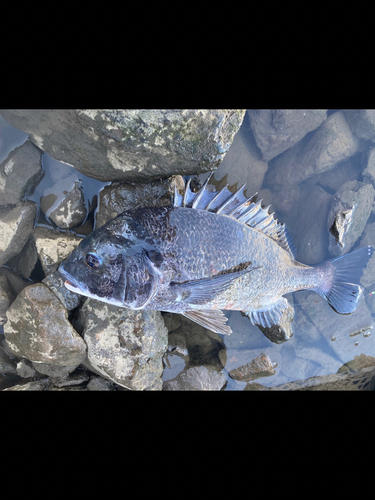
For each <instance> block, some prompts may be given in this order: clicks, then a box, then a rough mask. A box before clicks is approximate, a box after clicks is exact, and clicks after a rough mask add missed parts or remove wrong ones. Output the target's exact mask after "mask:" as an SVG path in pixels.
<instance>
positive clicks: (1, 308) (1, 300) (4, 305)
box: [0, 274, 15, 325]
mask: <svg viewBox="0 0 375 500" xmlns="http://www.w3.org/2000/svg"><path fill="white" fill-rule="evenodd" d="M14 299H15V295H14V293H13V292H12V290H11V289H10V286H9V282H8V280H7V278H6V276H4V275H2V274H0V325H3V324H4V323H5V322H6V320H7V318H6V314H5V313H6V312H7V310H8V309H9V307H10V305H11V303H12V302H13V300H14Z"/></svg>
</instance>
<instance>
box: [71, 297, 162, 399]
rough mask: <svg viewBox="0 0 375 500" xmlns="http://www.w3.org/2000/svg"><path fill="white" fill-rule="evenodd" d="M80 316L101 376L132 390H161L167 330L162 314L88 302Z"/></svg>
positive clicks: (89, 352)
mask: <svg viewBox="0 0 375 500" xmlns="http://www.w3.org/2000/svg"><path fill="white" fill-rule="evenodd" d="M80 316H81V317H82V319H81V320H82V321H83V323H84V329H83V337H84V339H85V342H86V344H87V360H88V361H89V363H90V364H91V365H92V366H93V367H94V369H95V371H96V372H97V373H99V374H100V375H101V376H103V377H104V378H107V379H109V380H111V381H112V382H115V383H116V384H119V385H121V386H123V387H126V388H128V389H132V390H151V389H153V390H158V389H159V390H160V389H161V387H162V382H161V375H162V372H163V363H162V357H163V355H164V353H165V351H166V349H167V329H166V328H165V326H164V323H163V320H162V317H161V314H160V312H159V311H144V310H138V311H134V310H131V309H123V308H119V307H115V306H111V305H109V304H106V303H104V302H99V301H96V300H92V299H88V300H86V302H85V303H84V305H83V306H82V308H81V310H80Z"/></svg>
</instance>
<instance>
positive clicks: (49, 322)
mask: <svg viewBox="0 0 375 500" xmlns="http://www.w3.org/2000/svg"><path fill="white" fill-rule="evenodd" d="M6 314H7V322H6V323H5V325H4V335H5V338H6V341H7V345H8V347H9V348H10V350H11V352H12V353H14V354H15V355H16V356H20V357H24V358H26V359H29V360H30V361H33V362H34V363H38V362H39V363H46V364H53V365H58V366H78V365H79V364H80V363H82V361H83V360H84V359H85V357H86V344H85V342H84V341H83V339H82V338H81V337H80V336H79V335H78V333H77V332H76V331H75V330H74V329H73V327H72V325H71V324H70V322H69V321H68V314H67V311H66V309H65V307H63V305H62V304H61V302H60V301H59V299H58V298H57V297H56V296H55V294H54V293H53V292H52V291H51V290H50V289H49V288H48V287H47V286H46V285H44V284H42V283H36V284H34V285H31V286H28V287H26V288H24V289H23V290H22V292H21V293H20V294H19V295H18V296H17V298H16V300H15V301H14V302H13V304H12V305H11V307H10V308H9V309H8V311H7V313H6Z"/></svg>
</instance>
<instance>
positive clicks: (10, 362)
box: [0, 345, 17, 374]
mask: <svg viewBox="0 0 375 500" xmlns="http://www.w3.org/2000/svg"><path fill="white" fill-rule="evenodd" d="M0 373H2V374H5V373H13V374H17V364H16V361H15V360H14V359H12V358H11V356H9V354H8V353H7V352H6V351H5V350H4V348H3V347H2V346H1V345H0Z"/></svg>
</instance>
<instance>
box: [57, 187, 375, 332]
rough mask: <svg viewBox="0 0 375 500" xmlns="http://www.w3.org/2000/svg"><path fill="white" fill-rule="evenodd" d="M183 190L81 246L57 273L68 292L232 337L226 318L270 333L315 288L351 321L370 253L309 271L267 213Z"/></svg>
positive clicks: (231, 197) (240, 200) (234, 199)
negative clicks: (233, 316) (294, 296)
mask: <svg viewBox="0 0 375 500" xmlns="http://www.w3.org/2000/svg"><path fill="white" fill-rule="evenodd" d="M206 186H207V182H206V183H205V185H204V186H203V187H202V189H201V190H200V192H199V193H197V194H196V193H193V192H192V191H191V190H190V187H189V185H187V186H186V190H185V193H184V196H183V197H181V196H180V195H179V194H178V193H175V197H174V200H173V205H171V206H169V207H161V208H150V207H148V208H147V207H146V208H140V209H137V210H129V211H126V212H124V213H122V214H121V215H119V216H118V217H116V218H115V219H113V220H112V221H109V222H108V223H107V224H105V225H104V226H102V227H101V228H99V229H98V230H96V231H94V232H93V233H92V234H91V235H90V236H88V237H87V238H85V239H84V240H83V241H82V242H81V243H80V245H79V246H78V247H77V248H76V249H75V250H74V251H73V252H72V254H71V255H70V256H69V257H68V259H67V260H66V261H64V262H63V263H62V264H61V266H60V269H59V271H60V273H61V274H62V275H63V276H64V277H65V278H66V280H67V282H66V286H67V287H68V288H69V289H70V290H72V291H75V292H77V293H81V294H83V295H86V296H89V297H93V298H96V299H98V300H103V301H105V302H109V303H112V304H116V305H118V306H120V307H128V308H132V309H154V310H161V311H169V312H175V313H181V314H184V315H185V316H187V317H190V318H191V319H193V320H194V321H196V322H197V323H199V324H201V325H203V326H205V327H207V328H210V329H211V330H213V331H216V332H218V333H230V332H231V330H230V328H229V327H228V326H227V325H225V321H226V318H225V316H224V315H223V314H222V312H221V311H222V310H226V309H231V310H239V311H243V312H245V313H246V314H247V315H248V316H249V317H250V319H251V320H252V321H253V323H254V324H258V325H261V326H263V327H270V326H272V325H273V324H276V323H277V321H278V320H279V319H280V317H281V315H282V313H283V311H284V309H285V308H286V307H287V305H288V303H287V301H286V299H285V298H283V297H282V296H283V295H284V294H286V293H289V292H294V291H297V290H308V289H312V290H314V291H316V292H317V293H319V294H320V295H322V296H323V297H325V298H326V299H327V301H328V303H329V304H330V305H331V307H333V308H334V310H336V312H339V313H343V314H347V313H350V312H352V311H353V310H354V309H355V308H356V306H357V303H358V300H359V297H360V295H361V292H362V289H361V287H360V286H359V285H358V284H356V281H358V280H359V276H360V274H361V273H362V269H363V267H364V266H365V265H366V263H367V261H368V259H369V257H370V255H371V254H372V251H373V250H372V248H371V247H368V248H364V249H359V250H358V251H357V252H353V253H352V254H349V255H346V256H344V257H340V258H338V259H333V260H332V261H327V262H325V263H323V264H321V265H319V266H312V267H310V266H306V265H304V264H301V263H300V262H297V261H296V260H295V259H294V256H293V251H292V248H291V242H290V239H289V238H288V236H287V233H286V231H285V228H284V226H283V225H282V224H279V223H278V222H277V221H275V219H274V218H273V216H272V215H270V214H268V211H267V209H263V208H262V207H261V204H260V202H259V203H257V204H256V203H255V202H253V200H252V199H248V198H246V197H245V196H244V194H243V188H241V189H240V190H239V191H237V192H236V193H234V194H232V193H230V192H229V191H228V190H226V191H225V189H224V190H222V191H221V192H218V193H216V192H212V191H208V190H207V188H206Z"/></svg>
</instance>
